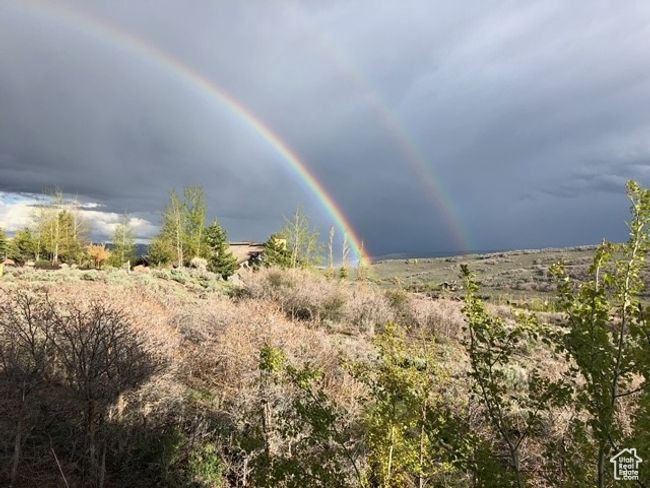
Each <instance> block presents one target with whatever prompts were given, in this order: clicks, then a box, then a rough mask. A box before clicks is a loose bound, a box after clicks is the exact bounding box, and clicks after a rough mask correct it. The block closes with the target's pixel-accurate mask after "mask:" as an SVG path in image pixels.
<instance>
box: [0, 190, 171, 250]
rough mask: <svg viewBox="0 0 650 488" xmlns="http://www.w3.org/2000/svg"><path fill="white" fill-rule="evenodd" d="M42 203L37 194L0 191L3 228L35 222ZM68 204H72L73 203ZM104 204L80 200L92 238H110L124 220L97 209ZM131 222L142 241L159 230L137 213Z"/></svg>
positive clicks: (9, 228) (121, 217)
mask: <svg viewBox="0 0 650 488" xmlns="http://www.w3.org/2000/svg"><path fill="white" fill-rule="evenodd" d="M42 203H43V198H42V197H39V196H36V195H19V194H14V193H4V192H0V228H2V229H5V230H7V231H8V232H9V233H14V232H16V231H18V230H20V229H23V228H25V227H28V226H30V225H32V224H33V222H34V218H33V217H34V210H35V208H36V206H37V205H40V204H42ZM65 205H70V202H66V204H65ZM103 207H104V205H103V204H101V203H98V202H81V203H79V204H78V206H77V208H79V214H80V215H81V217H82V218H83V219H84V220H85V221H86V222H88V224H89V227H90V232H91V235H92V236H93V239H110V237H111V236H112V235H113V233H114V232H115V228H116V227H117V225H118V224H119V223H120V222H121V221H122V219H123V215H121V214H119V213H116V212H103V211H101V210H97V209H99V208H103ZM129 225H130V226H131V228H132V229H133V232H134V233H135V235H136V236H137V237H138V239H139V240H146V239H148V238H150V237H151V236H153V235H154V234H155V233H156V231H157V230H158V229H157V227H156V226H155V225H154V224H152V223H151V222H150V221H149V220H147V219H145V218H142V217H137V216H130V217H129Z"/></svg>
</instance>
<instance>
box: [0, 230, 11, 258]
mask: <svg viewBox="0 0 650 488" xmlns="http://www.w3.org/2000/svg"><path fill="white" fill-rule="evenodd" d="M8 248H9V243H8V241H7V234H6V233H5V231H4V230H3V229H2V228H0V259H3V258H5V257H6V256H7V250H8Z"/></svg>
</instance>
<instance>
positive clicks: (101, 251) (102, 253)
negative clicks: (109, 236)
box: [86, 244, 111, 269]
mask: <svg viewBox="0 0 650 488" xmlns="http://www.w3.org/2000/svg"><path fill="white" fill-rule="evenodd" d="M86 252H87V253H88V256H89V257H90V259H91V261H92V262H93V265H94V266H95V269H102V266H104V264H105V263H106V261H108V260H109V259H110V257H111V252H110V251H109V250H108V249H106V246H104V244H91V245H89V246H88V248H87V250H86Z"/></svg>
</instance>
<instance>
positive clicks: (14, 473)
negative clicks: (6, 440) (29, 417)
mask: <svg viewBox="0 0 650 488" xmlns="http://www.w3.org/2000/svg"><path fill="white" fill-rule="evenodd" d="M24 426H25V419H24V415H23V413H22V412H21V413H20V416H19V417H18V422H17V424H16V438H15V439H14V455H13V459H12V461H11V474H10V477H9V479H10V484H11V486H13V485H14V484H15V483H16V478H17V477H18V466H19V464H20V457H21V453H22V444H23V429H24V428H25V427H24Z"/></svg>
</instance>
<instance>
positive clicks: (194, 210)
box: [183, 186, 207, 261]
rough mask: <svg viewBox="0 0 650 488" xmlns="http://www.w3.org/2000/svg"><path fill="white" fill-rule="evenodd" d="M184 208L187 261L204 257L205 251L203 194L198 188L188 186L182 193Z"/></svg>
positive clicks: (204, 205) (204, 206)
mask: <svg viewBox="0 0 650 488" xmlns="http://www.w3.org/2000/svg"><path fill="white" fill-rule="evenodd" d="M183 197H184V200H185V201H184V207H185V212H186V215H185V236H186V237H185V241H186V242H185V244H186V245H185V247H186V255H187V257H186V259H187V261H189V260H191V259H192V258H198V257H206V256H207V251H206V249H205V239H204V233H205V215H206V213H207V207H206V204H205V192H204V191H203V188H201V187H199V186H190V187H188V188H185V190H184V191H183Z"/></svg>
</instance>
